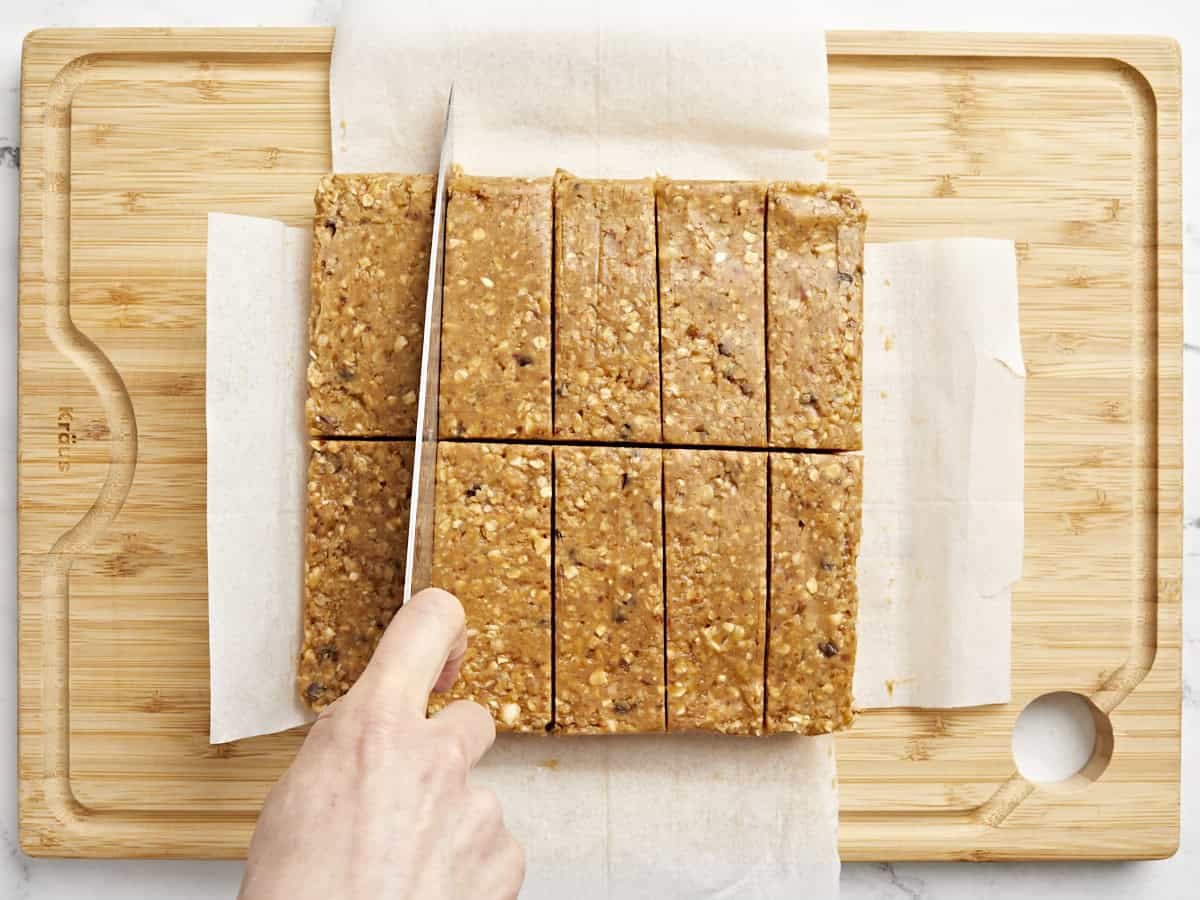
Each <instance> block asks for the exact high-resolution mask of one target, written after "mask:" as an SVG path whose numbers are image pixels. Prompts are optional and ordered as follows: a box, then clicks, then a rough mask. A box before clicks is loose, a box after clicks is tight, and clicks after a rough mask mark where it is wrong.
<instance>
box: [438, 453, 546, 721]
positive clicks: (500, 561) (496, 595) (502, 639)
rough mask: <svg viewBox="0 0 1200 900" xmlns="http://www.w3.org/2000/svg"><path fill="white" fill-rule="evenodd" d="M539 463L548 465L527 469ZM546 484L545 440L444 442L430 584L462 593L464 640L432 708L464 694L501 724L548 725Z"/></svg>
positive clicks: (457, 593)
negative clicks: (457, 665) (459, 660)
mask: <svg viewBox="0 0 1200 900" xmlns="http://www.w3.org/2000/svg"><path fill="white" fill-rule="evenodd" d="M534 462H539V463H541V464H542V471H540V472H538V471H536V470H535V471H534V472H532V473H530V472H527V471H526V468H528V467H531V466H532V464H533V463H534ZM518 463H521V464H520V465H518ZM543 488H545V489H546V490H545V492H544V493H543V490H542V489H543ZM549 488H550V448H549V447H528V446H521V445H518V444H457V443H454V444H452V443H442V444H439V445H438V461H437V509H436V511H435V515H434V551H433V583H434V584H436V585H438V586H439V587H443V588H445V589H446V590H448V591H450V592H451V593H453V594H454V595H455V596H456V597H458V599H459V600H460V601H462V605H463V608H464V609H465V610H466V613H467V630H468V639H467V655H466V657H465V658H464V660H463V664H462V670H461V673H460V674H459V676H458V680H457V681H456V682H455V683H454V686H453V687H452V688H451V689H450V691H449V693H447V694H434V695H433V696H431V697H430V699H429V709H430V711H431V712H433V711H436V710H438V709H441V708H442V707H443V706H445V705H446V704H447V703H449V702H450V701H451V700H455V699H460V698H461V699H467V700H474V701H475V702H476V703H479V704H481V705H482V706H484V707H486V708H487V709H488V710H489V711H490V712H491V714H492V716H493V717H494V718H495V719H496V720H497V727H498V728H499V729H500V730H502V731H532V732H537V733H541V734H544V733H545V730H546V726H547V725H548V724H550V718H551V712H550V707H551V699H550V691H551V683H550V654H551V652H552V648H551V634H550V490H549Z"/></svg>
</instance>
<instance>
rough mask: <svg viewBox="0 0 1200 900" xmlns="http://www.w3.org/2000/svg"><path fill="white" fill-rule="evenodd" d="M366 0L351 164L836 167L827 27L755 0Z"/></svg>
mask: <svg viewBox="0 0 1200 900" xmlns="http://www.w3.org/2000/svg"><path fill="white" fill-rule="evenodd" d="M725 12H726V14H725V15H722V16H720V17H719V18H713V17H712V16H711V14H705V13H704V12H703V11H700V10H698V9H696V8H695V4H688V3H680V2H666V3H660V4H646V3H643V4H631V3H626V2H623V0H610V2H604V3H600V2H592V3H581V4H574V5H573V4H555V5H553V6H549V5H546V4H536V3H528V2H524V3H516V4H511V3H489V2H480V0H459V2H456V3H444V4H439V3H425V4H414V3H385V2H379V0H351V2H348V3H347V4H346V6H345V7H344V8H343V11H342V16H341V18H340V19H339V20H338V27H337V35H336V37H335V39H334V44H333V61H332V64H331V67H330V88H329V101H330V102H329V107H330V126H331V130H330V134H331V135H332V136H333V168H334V171H338V172H358V171H365V172H433V171H435V170H436V169H437V155H438V147H439V140H440V137H441V133H442V122H443V119H444V117H445V112H446V92H447V90H448V89H449V87H450V82H451V81H452V80H453V82H454V84H455V86H456V90H455V115H456V126H457V131H456V151H457V154H456V155H457V158H456V160H455V162H457V163H460V164H461V165H462V166H463V167H464V168H465V169H466V170H467V171H469V172H472V173H474V174H478V175H546V174H549V173H553V172H554V170H555V169H556V168H559V167H561V168H565V169H568V170H570V171H573V172H575V174H577V175H582V176H586V177H629V178H644V177H646V176H647V175H651V174H654V173H655V172H656V171H659V172H662V173H664V174H668V175H671V176H672V177H676V178H760V177H764V176H772V177H775V178H781V179H798V180H808V181H821V180H823V179H824V177H825V164H824V160H823V152H824V150H825V148H826V145H827V144H828V139H829V100H828V97H829V90H828V84H827V70H826V64H825V33H824V31H822V30H821V29H819V28H814V27H812V26H811V25H808V26H806V25H805V24H804V20H803V17H802V16H803V14H802V13H798V14H796V15H789V16H779V15H774V16H770V15H767V14H766V13H765V12H764V11H763V10H761V9H760V8H758V7H756V6H754V5H745V6H742V7H739V8H738V9H736V10H726V11H725Z"/></svg>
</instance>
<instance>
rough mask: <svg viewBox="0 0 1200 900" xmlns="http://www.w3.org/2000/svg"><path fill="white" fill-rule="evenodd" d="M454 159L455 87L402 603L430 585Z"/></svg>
mask: <svg viewBox="0 0 1200 900" xmlns="http://www.w3.org/2000/svg"><path fill="white" fill-rule="evenodd" d="M453 159H454V85H451V86H450V95H449V97H448V98H447V100H446V125H445V130H444V131H443V132H442V152H441V154H440V156H439V157H438V170H437V187H436V188H435V193H434V207H433V241H432V245H431V247H430V249H429V287H428V289H427V291H426V293H425V336H424V338H423V339H422V341H421V382H420V388H419V390H418V392H417V434H416V442H415V444H414V446H413V465H412V476H413V480H412V497H411V500H410V505H409V513H408V547H407V551H406V553H405V557H404V593H403V594H401V595H400V596H401V597H402V598H403V600H404V602H405V603H407V602H408V599H409V598H410V597H411V596H412V595H413V594H414V593H416V592H417V591H420V590H423V589H424V588H427V587H429V586H430V585H431V584H432V583H433V511H434V500H435V498H436V495H437V494H436V492H437V479H436V474H437V445H438V389H439V387H440V383H441V369H442V283H443V278H444V276H445V246H446V201H447V200H448V198H449V183H450V166H451V165H452V163H453Z"/></svg>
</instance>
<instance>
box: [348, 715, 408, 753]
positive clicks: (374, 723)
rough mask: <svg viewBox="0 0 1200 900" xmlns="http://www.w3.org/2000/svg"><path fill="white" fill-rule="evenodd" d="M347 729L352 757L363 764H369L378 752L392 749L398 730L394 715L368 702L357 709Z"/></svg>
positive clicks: (389, 751)
mask: <svg viewBox="0 0 1200 900" xmlns="http://www.w3.org/2000/svg"><path fill="white" fill-rule="evenodd" d="M351 722H352V724H351V725H350V727H349V728H348V729H346V730H347V731H348V732H349V743H350V746H351V749H352V752H353V754H354V757H355V758H356V759H357V760H358V762H360V763H361V764H363V765H371V764H372V763H373V762H375V761H376V760H377V759H378V757H379V756H380V754H387V753H391V752H393V750H394V747H395V743H396V736H397V734H398V733H399V731H400V726H399V723H398V722H397V720H396V717H395V716H393V715H390V714H388V713H387V712H385V711H383V710H381V709H379V708H378V706H377V705H374V704H369V705H366V706H364V707H363V708H361V709H359V710H357V714H356V715H355V716H354V717H353V718H352V719H351Z"/></svg>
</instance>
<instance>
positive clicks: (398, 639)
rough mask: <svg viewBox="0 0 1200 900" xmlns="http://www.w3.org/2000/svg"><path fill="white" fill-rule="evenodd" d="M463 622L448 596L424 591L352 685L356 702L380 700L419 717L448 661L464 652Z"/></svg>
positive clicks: (401, 615) (460, 610) (398, 615)
mask: <svg viewBox="0 0 1200 900" xmlns="http://www.w3.org/2000/svg"><path fill="white" fill-rule="evenodd" d="M466 642H467V630H466V618H465V616H464V614H463V608H462V604H461V603H459V602H458V600H457V598H455V596H454V595H453V594H449V593H447V592H446V591H443V590H439V589H438V588H426V589H425V590H423V591H421V592H420V593H417V594H414V595H413V597H412V599H411V600H409V601H408V603H406V604H404V606H402V607H401V608H400V610H399V611H398V612H397V613H396V615H395V616H394V617H393V618H392V621H391V624H389V625H388V627H387V630H386V631H385V632H384V633H383V637H382V638H381V639H380V641H379V646H378V647H377V648H376V649H375V654H374V655H373V656H372V657H371V662H370V663H369V664H368V665H367V668H366V670H365V671H364V672H363V674H362V677H361V678H360V679H359V680H358V683H357V684H355V686H354V689H352V691H351V692H352V693H353V692H354V691H355V690H357V692H358V695H359V696H363V695H372V697H373V699H375V698H378V697H384V698H386V699H387V701H388V703H389V704H391V705H393V706H394V708H397V709H404V710H408V711H415V712H416V713H417V714H419V715H421V716H424V715H425V707H426V705H427V704H428V702H429V692H430V691H431V690H433V686H434V684H435V683H437V682H438V681H439V680H440V678H441V675H442V672H443V670H444V669H445V668H446V666H447V664H448V663H450V661H451V660H452V659H453V658H454V657H457V658H458V659H460V660H461V658H462V654H463V653H464V652H466Z"/></svg>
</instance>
